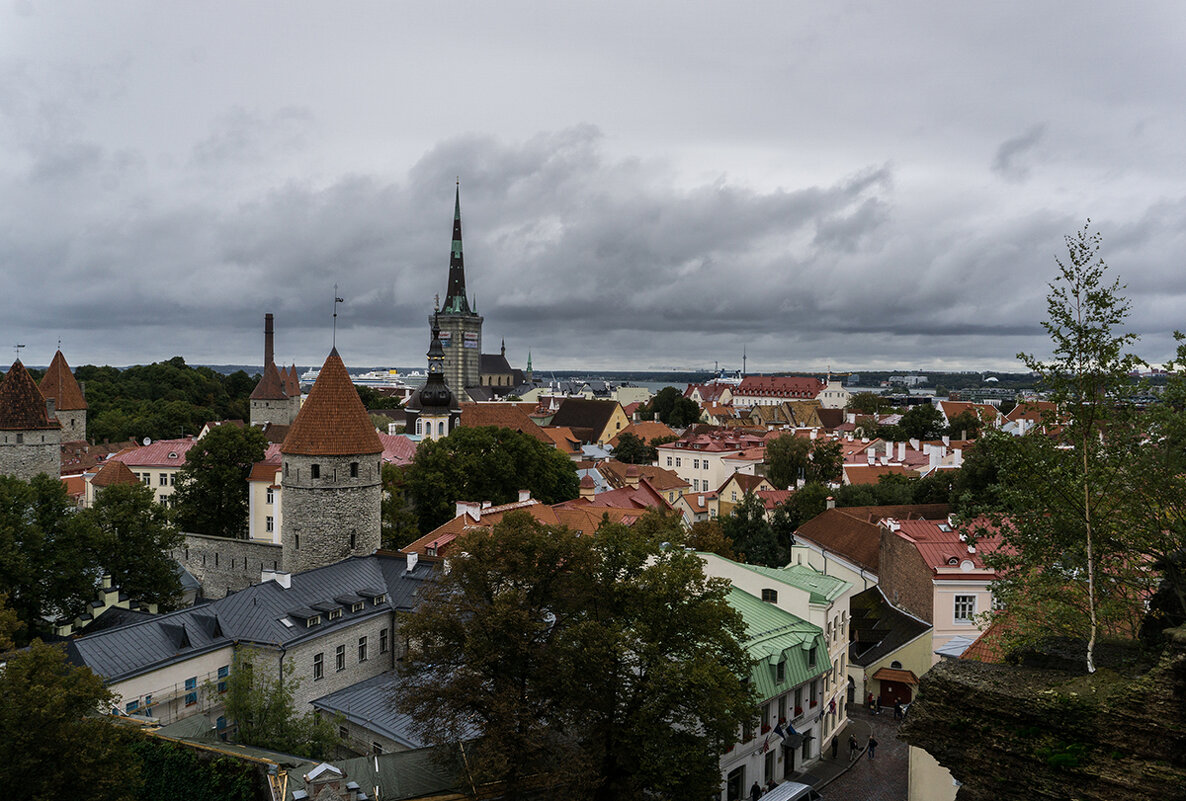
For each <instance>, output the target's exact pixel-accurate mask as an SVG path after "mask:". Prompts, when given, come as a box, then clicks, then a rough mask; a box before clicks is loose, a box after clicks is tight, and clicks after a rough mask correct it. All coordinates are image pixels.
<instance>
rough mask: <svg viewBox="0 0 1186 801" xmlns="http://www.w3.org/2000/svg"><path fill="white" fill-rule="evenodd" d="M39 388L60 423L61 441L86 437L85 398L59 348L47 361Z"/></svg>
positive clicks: (84, 438) (78, 439)
mask: <svg viewBox="0 0 1186 801" xmlns="http://www.w3.org/2000/svg"><path fill="white" fill-rule="evenodd" d="M40 389H41V394H42V395H44V396H45V399H46V400H47V401H50V402H51V403H53V407H54V416H55V417H57V419H58V422H59V423H61V424H62V441H63V442H82V441H85V440H86V399H85V398H83V396H82V387H80V386H78V382H77V381H75V380H74V373H72V372H70V365H68V364H66V357H65V356H63V355H62V351H61V350H60V349H59V350H58V352H57V353H55V354H54V360H53V361H52V362H50V363H49V369H48V370H46V371H45V376H44V377H43V378H42V379H41V385H40Z"/></svg>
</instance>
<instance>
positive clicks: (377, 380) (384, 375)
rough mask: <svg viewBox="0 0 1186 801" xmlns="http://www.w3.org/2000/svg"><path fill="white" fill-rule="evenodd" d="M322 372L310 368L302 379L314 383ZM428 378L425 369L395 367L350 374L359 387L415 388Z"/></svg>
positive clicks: (351, 379) (352, 380) (352, 381)
mask: <svg viewBox="0 0 1186 801" xmlns="http://www.w3.org/2000/svg"><path fill="white" fill-rule="evenodd" d="M320 373H321V371H320V370H319V369H318V368H316V367H313V368H310V369H309V370H306V371H305V373H304V374H303V375H302V376H301V381H303V382H306V383H312V382H314V381H316V380H317V376H318V375H320ZM427 380H428V374H427V373H425V372H424V371H423V370H409V371H408V372H406V373H401V372H400V371H399V370H397V369H395V368H394V367H389V368H383V369H380V370H368V371H367V372H365V373H351V374H350V381H351V383H353V384H354V385H355V386H359V387H392V388H397V389H398V388H403V387H406V388H412V389H414V388H416V387H419V386H421V385H422V384H424V382H425V381H427Z"/></svg>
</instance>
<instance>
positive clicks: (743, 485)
mask: <svg viewBox="0 0 1186 801" xmlns="http://www.w3.org/2000/svg"><path fill="white" fill-rule="evenodd" d="M730 482H732V483H734V484H736V485H737V488H738V489H739V490H741V491H742V493H747V492H757V491H758V489H759V488H761V487H762V485H763V484H765V485H766V486H767V487H770V488H771V489H773V488H774V485H773V484H771V483H770V481H769V479H767V478H766V476H751V475H750V474H749V473H733V474H731V475H730V476H729V477H728V478H726V479H725V480H724V482H723V483H722V484H721V486H719V487H717V492H724V491H725V487H727V486H729V483H730Z"/></svg>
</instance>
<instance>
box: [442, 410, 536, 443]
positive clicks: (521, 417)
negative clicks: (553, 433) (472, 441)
mask: <svg viewBox="0 0 1186 801" xmlns="http://www.w3.org/2000/svg"><path fill="white" fill-rule="evenodd" d="M460 424H461V425H462V426H466V427H469V428H477V427H479V426H497V427H498V428H509V429H512V430H514V431H519V432H521V433H523V434H527V435H528V436H531V437H534V438H536V439H538V440H539V441H540V442H544V443H546V444H548V445H551V444H552V439H551V438H550V437H549V436H548V435H547V434H545V433H544V432H542V431H540V429H539V426H538V425H537V424H536V422H535V421H534V420H532V419H531V418H530V417H528V416H527V412H525V411H524V410H523V406H522V405H521V404H517V403H463V404H461V423H460Z"/></svg>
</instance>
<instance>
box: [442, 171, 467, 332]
mask: <svg viewBox="0 0 1186 801" xmlns="http://www.w3.org/2000/svg"><path fill="white" fill-rule="evenodd" d="M441 311H442V312H444V313H445V314H471V313H472V312H471V311H470V308H469V301H468V300H467V299H466V297H465V260H464V259H463V258H462V255H461V180H460V179H458V181H457V196H456V200H455V201H454V206H453V248H452V250H450V251H449V289H448V292H446V293H445V305H444V307H443V308H442V309H441Z"/></svg>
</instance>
